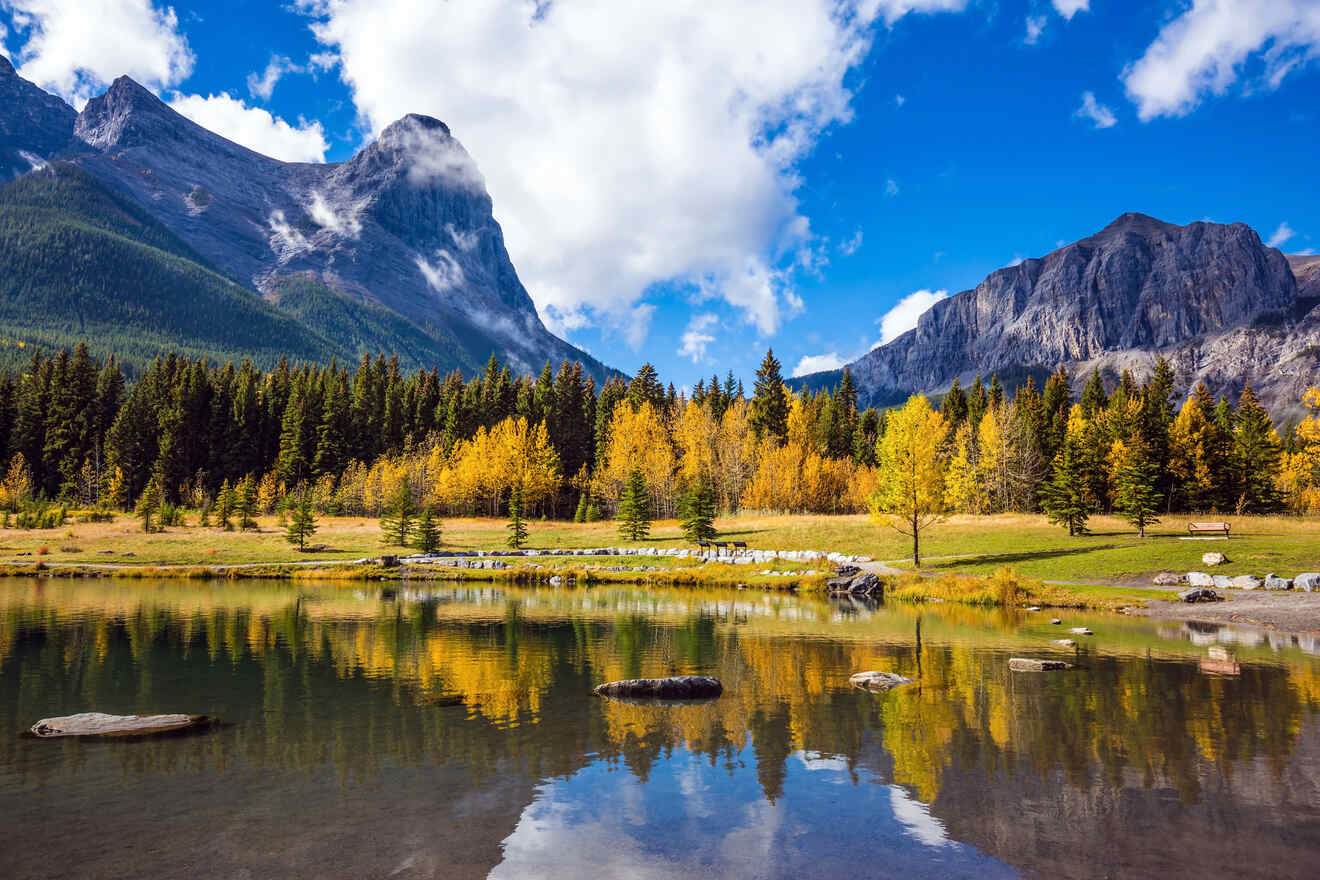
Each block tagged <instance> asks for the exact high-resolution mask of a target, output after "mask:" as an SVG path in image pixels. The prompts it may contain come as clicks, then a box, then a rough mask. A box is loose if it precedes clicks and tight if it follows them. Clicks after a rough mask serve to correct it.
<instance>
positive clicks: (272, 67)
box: [247, 55, 307, 101]
mask: <svg viewBox="0 0 1320 880" xmlns="http://www.w3.org/2000/svg"><path fill="white" fill-rule="evenodd" d="M306 70H307V68H305V67H303V66H302V65H300V64H294V63H293V62H292V61H290V60H289V59H288V58H285V57H284V56H283V55H272V56H270V61H269V62H267V63H266V69H265V70H264V71H262V72H261V73H259V74H258V73H249V74H248V77H247V87H248V94H249V95H251V96H252V97H254V98H260V99H261V100H263V101H269V100H270V96H271V95H273V94H275V84H276V83H277V82H279V81H280V79H281V78H282V77H283V76H284V75H285V74H286V73H303V72H304V71H306Z"/></svg>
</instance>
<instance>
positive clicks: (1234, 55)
mask: <svg viewBox="0 0 1320 880" xmlns="http://www.w3.org/2000/svg"><path fill="white" fill-rule="evenodd" d="M1317 55H1320V3H1316V2H1315V0H1193V2H1192V5H1191V7H1190V8H1188V9H1187V10H1186V11H1185V12H1183V13H1182V14H1181V15H1179V16H1178V17H1177V18H1175V19H1173V20H1172V21H1170V22H1169V23H1168V24H1166V25H1164V27H1163V28H1162V29H1161V30H1160V32H1159V35H1158V36H1157V37H1156V38H1155V41H1154V42H1153V43H1151V44H1150V46H1148V47H1147V48H1146V52H1145V54H1143V55H1142V56H1141V58H1140V59H1138V60H1137V61H1136V62H1134V63H1132V64H1130V65H1128V67H1127V68H1126V69H1125V70H1124V71H1123V77H1122V78H1123V84H1124V86H1125V87H1126V88H1127V94H1128V97H1129V98H1130V99H1131V100H1132V101H1133V102H1134V103H1135V104H1136V105H1137V114H1138V116H1140V118H1141V120H1142V121H1143V122H1145V121H1148V120H1151V119H1155V118H1156V117H1159V116H1185V115H1186V114H1188V113H1190V112H1191V111H1192V110H1194V109H1196V106H1197V105H1198V104H1200V102H1201V101H1202V100H1203V99H1204V98H1205V97H1207V96H1209V95H1223V94H1225V93H1226V92H1227V91H1228V89H1229V87H1230V86H1231V85H1233V83H1235V82H1237V80H1238V78H1239V76H1241V75H1242V74H1243V70H1244V68H1245V67H1246V66H1247V62H1248V60H1253V59H1254V60H1256V61H1258V62H1259V67H1260V74H1259V78H1258V80H1257V81H1255V82H1254V84H1253V85H1254V87H1255V88H1262V89H1266V90H1272V89H1276V88H1278V87H1279V84H1280V83H1281V82H1282V81H1283V79H1284V77H1286V76H1287V75H1288V73H1290V72H1291V71H1293V70H1295V69H1297V68H1298V67H1300V66H1302V65H1304V64H1306V63H1307V62H1309V61H1311V60H1313V59H1314V58H1316V57H1317Z"/></svg>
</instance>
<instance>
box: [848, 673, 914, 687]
mask: <svg viewBox="0 0 1320 880" xmlns="http://www.w3.org/2000/svg"><path fill="white" fill-rule="evenodd" d="M914 680H915V679H911V678H905V677H904V676H901V675H899V674H898V673H897V672H875V671H874V670H872V671H870V672H858V673H856V674H855V675H852V676H850V677H849V678H848V683H849V684H851V685H852V686H853V687H859V688H863V689H865V690H868V691H873V692H876V693H884V692H885V691H889V690H893V689H894V688H896V687H899V686H901V685H905V684H912V682H913V681H914Z"/></svg>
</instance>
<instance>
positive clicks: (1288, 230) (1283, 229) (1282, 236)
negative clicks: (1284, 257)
mask: <svg viewBox="0 0 1320 880" xmlns="http://www.w3.org/2000/svg"><path fill="white" fill-rule="evenodd" d="M1296 234H1297V233H1296V231H1294V230H1293V228H1292V227H1291V226H1289V225H1288V223H1287V222H1286V221H1285V222H1283V223H1280V224H1279V228H1278V229H1276V230H1274V234H1273V235H1271V236H1270V238H1269V241H1267V242H1265V245H1266V246H1267V247H1272V248H1277V247H1283V246H1284V244H1285V243H1287V241H1288V239H1290V238H1292V237H1293V236H1294V235H1296Z"/></svg>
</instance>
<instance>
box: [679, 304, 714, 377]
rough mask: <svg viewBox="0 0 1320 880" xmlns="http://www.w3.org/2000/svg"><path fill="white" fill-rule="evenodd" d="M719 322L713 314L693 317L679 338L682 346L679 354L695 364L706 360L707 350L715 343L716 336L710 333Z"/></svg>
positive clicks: (706, 313) (707, 313)
mask: <svg viewBox="0 0 1320 880" xmlns="http://www.w3.org/2000/svg"><path fill="white" fill-rule="evenodd" d="M719 320H720V319H719V318H718V317H717V316H715V315H714V314H712V313H711V312H702V313H701V314H697V315H693V316H692V318H691V319H690V320H689V321H688V325H687V329H686V330H684V331H683V335H682V336H681V337H679V342H680V343H681V344H680V345H679V347H678V354H679V355H681V356H682V357H686V358H691V359H692V363H694V364H695V363H699V362H700V361H703V360H705V359H706V348H707V347H708V346H710V345H711V344H712V343H714V342H715V336H714V334H712V333H711V332H710V331H711V330H712V329H714V327H715V325H716V324H718V323H719Z"/></svg>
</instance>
